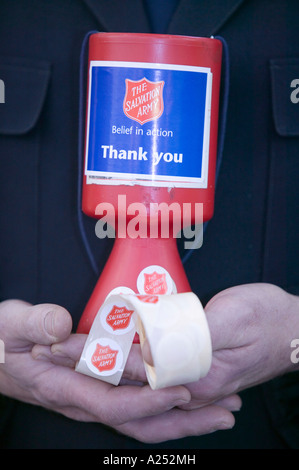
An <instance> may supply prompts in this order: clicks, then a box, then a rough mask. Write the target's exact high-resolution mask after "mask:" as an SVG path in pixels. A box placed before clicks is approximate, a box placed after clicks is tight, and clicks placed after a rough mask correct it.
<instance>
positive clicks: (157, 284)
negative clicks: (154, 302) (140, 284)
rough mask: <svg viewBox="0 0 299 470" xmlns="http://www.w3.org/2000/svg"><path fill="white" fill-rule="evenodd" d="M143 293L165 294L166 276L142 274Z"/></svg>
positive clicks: (155, 273)
mask: <svg viewBox="0 0 299 470" xmlns="http://www.w3.org/2000/svg"><path fill="white" fill-rule="evenodd" d="M144 292H145V293H146V294H166V292H167V281H166V274H165V273H162V274H159V273H157V272H156V271H154V272H153V273H151V274H147V273H144Z"/></svg>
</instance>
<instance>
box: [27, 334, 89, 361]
mask: <svg viewBox="0 0 299 470" xmlns="http://www.w3.org/2000/svg"><path fill="white" fill-rule="evenodd" d="M86 338H87V335H83V334H72V335H70V336H69V337H68V338H67V339H66V340H65V341H63V342H60V343H54V344H52V345H51V346H45V345H41V344H37V345H35V346H34V347H33V348H32V352H31V354H32V356H33V358H34V359H38V360H48V361H51V362H52V363H53V364H56V365H61V366H66V367H71V368H74V367H75V365H76V362H77V361H78V360H79V358H80V356H81V354H82V351H83V348H84V344H85V341H86Z"/></svg>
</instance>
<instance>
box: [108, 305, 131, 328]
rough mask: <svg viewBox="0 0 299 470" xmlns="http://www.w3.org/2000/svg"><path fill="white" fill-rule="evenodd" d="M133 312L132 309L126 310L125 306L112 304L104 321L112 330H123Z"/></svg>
mask: <svg viewBox="0 0 299 470" xmlns="http://www.w3.org/2000/svg"><path fill="white" fill-rule="evenodd" d="M133 313H134V310H128V309H127V308H126V307H125V306H122V307H118V306H117V305H113V307H112V309H111V310H110V312H109V313H108V315H107V317H106V322H107V323H108V325H109V326H111V328H112V329H113V331H116V330H124V329H126V328H127V327H128V325H129V323H130V320H131V317H132V314H133Z"/></svg>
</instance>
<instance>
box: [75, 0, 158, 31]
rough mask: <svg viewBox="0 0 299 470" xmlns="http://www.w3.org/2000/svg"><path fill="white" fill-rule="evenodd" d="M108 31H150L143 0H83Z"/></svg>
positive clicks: (101, 25) (102, 26)
mask: <svg viewBox="0 0 299 470" xmlns="http://www.w3.org/2000/svg"><path fill="white" fill-rule="evenodd" d="M83 1H84V2H85V4H86V5H87V6H88V8H89V9H90V11H91V12H92V13H93V14H94V16H95V17H96V18H97V20H98V22H99V26H100V27H101V28H102V29H103V30H104V31H107V32H112V33H113V32H115V33H141V32H142V33H150V32H151V30H150V24H149V20H148V18H147V15H146V12H145V9H144V6H143V2H142V0H129V1H127V2H126V1H125V0H108V1H107V0H83Z"/></svg>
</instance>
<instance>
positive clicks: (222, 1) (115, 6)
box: [82, 0, 246, 37]
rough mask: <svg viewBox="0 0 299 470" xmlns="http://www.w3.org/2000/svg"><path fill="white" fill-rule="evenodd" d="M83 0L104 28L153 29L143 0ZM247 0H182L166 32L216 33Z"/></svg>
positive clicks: (119, 30)
mask: <svg viewBox="0 0 299 470" xmlns="http://www.w3.org/2000/svg"><path fill="white" fill-rule="evenodd" d="M82 1H84V2H85V4H86V5H87V7H88V8H89V10H90V11H91V12H92V13H93V14H94V16H95V17H96V18H97V20H98V22H99V27H100V28H101V29H103V30H104V31H108V32H131V33H134V32H135V33H139V32H142V33H150V32H151V29H150V23H149V20H148V17H147V15H146V11H145V8H144V5H143V2H142V0H129V1H125V0H109V1H107V0H82ZM161 1H163V0H161ZM245 1H246V0H213V2H211V0H181V1H180V3H179V6H178V8H177V10H176V12H175V14H174V16H173V18H172V20H171V22H170V25H169V28H168V31H167V33H168V34H185V35H188V36H192V35H194V36H207V37H209V36H211V35H213V34H215V33H216V32H217V31H218V30H219V29H220V28H221V26H222V25H223V24H224V23H225V22H226V21H227V20H228V19H229V18H230V17H231V16H232V15H233V14H234V13H235V11H236V10H237V9H238V8H239V7H240V6H241V5H242V4H243V3H245ZM158 14H159V13H158Z"/></svg>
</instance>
